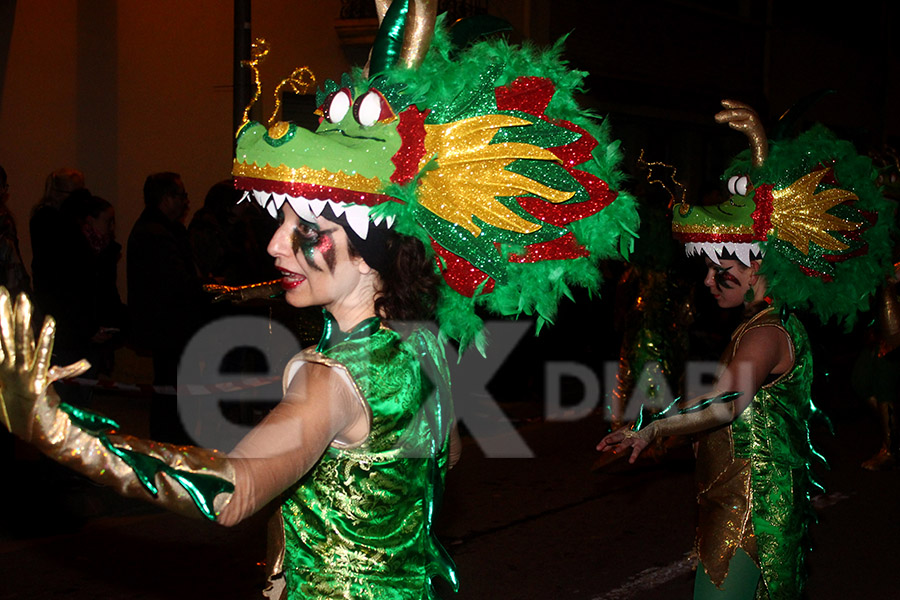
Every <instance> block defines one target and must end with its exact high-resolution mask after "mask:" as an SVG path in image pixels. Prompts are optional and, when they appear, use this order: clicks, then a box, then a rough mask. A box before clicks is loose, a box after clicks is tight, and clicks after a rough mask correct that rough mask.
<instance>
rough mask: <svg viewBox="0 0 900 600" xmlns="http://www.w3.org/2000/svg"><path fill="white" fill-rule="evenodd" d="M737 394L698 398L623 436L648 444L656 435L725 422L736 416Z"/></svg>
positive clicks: (703, 428) (695, 430) (696, 430)
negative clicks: (672, 413) (685, 406)
mask: <svg viewBox="0 0 900 600" xmlns="http://www.w3.org/2000/svg"><path fill="white" fill-rule="evenodd" d="M739 396H740V393H739V392H729V393H725V394H719V395H717V396H712V397H709V398H701V399H700V400H698V401H697V402H695V403H694V404H693V405H692V406H689V407H687V408H684V409H682V410H681V411H679V412H678V414H674V415H671V416H667V417H664V418H657V419H656V420H654V421H651V422H650V424H649V425H647V426H645V427H642V428H640V429H639V430H638V431H632V430H628V431H627V432H625V436H626V437H639V438H641V439H642V440H644V441H645V442H647V443H648V444H650V443H652V442H653V441H654V440H655V439H656V438H657V437H659V436H671V435H690V434H692V433H699V432H701V431H706V430H708V429H714V428H716V427H721V426H722V425H728V424H729V423H731V422H732V421H734V420H735V418H737V415H738V413H737V407H736V405H735V400H736V399H737V398H738V397H739Z"/></svg>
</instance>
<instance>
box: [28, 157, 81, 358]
mask: <svg viewBox="0 0 900 600" xmlns="http://www.w3.org/2000/svg"><path fill="white" fill-rule="evenodd" d="M83 188H84V175H83V174H82V173H81V171H78V170H76V169H69V168H63V169H57V170H56V171H54V172H52V173H50V175H48V176H47V182H46V184H45V186H44V196H43V197H42V198H41V200H40V201H39V202H38V204H37V206H35V208H34V211H33V212H32V213H31V221H30V222H29V229H30V231H31V275H32V278H33V279H32V281H33V284H34V303H35V304H36V305H37V308H38V309H40V312H41V313H43V314H50V315H53V316H54V317H56V316H58V315H60V314H62V313H63V312H64V311H65V310H66V304H67V299H68V298H69V294H70V290H69V285H70V283H71V282H70V281H69V279H68V278H67V275H68V274H67V273H65V272H64V268H63V267H64V266H65V265H63V264H61V262H60V261H62V260H64V259H65V258H66V257H68V256H69V253H70V252H71V249H72V245H73V244H76V243H78V241H79V239H78V238H79V236H78V230H77V228H76V226H75V223H74V222H73V221H72V220H71V219H69V218H67V217H66V216H65V215H63V213H62V211H61V210H60V209H61V207H62V203H63V201H64V200H65V199H66V198H68V197H69V196H70V195H71V194H72V192H74V191H76V190H80V189H83ZM38 322H40V320H38ZM61 333H62V335H63V336H65V333H63V332H61ZM57 343H59V337H57Z"/></svg>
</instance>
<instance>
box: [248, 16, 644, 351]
mask: <svg viewBox="0 0 900 600" xmlns="http://www.w3.org/2000/svg"><path fill="white" fill-rule="evenodd" d="M414 13H417V14H416V15H415V16H416V19H415V20H414V21H410V20H409V17H411V16H413V14H414ZM440 21H441V20H440V19H438V27H434V23H435V19H434V2H422V1H418V2H415V3H412V2H411V0H397V1H395V2H393V3H392V4H391V5H390V7H389V8H388V9H387V10H386V13H385V14H383V15H382V25H381V29H380V31H379V34H378V37H377V38H376V41H375V45H374V48H373V53H372V57H371V60H370V64H369V66H368V67H367V68H366V69H365V70H360V69H357V70H355V71H353V72H352V73H349V74H344V75H343V76H342V78H341V80H340V82H334V81H328V82H327V83H326V84H325V85H324V89H323V90H321V91H320V92H319V94H318V97H317V101H318V103H319V105H320V108H319V110H318V114H319V116H320V125H319V127H318V129H316V131H314V132H313V131H309V130H306V129H303V128H300V127H298V126H296V125H295V124H292V123H287V122H283V121H281V122H276V123H274V124H272V125H271V126H270V127H266V126H264V125H262V124H260V123H257V122H251V121H246V122H245V123H244V124H243V125H242V126H241V128H240V129H239V131H238V134H237V151H236V158H235V162H234V170H233V174H234V178H235V185H236V186H237V187H238V188H239V189H242V190H246V191H247V192H248V193H249V194H250V195H252V197H253V198H255V199H256V201H257V202H258V203H259V204H260V205H261V206H263V207H265V208H266V209H267V210H268V211H269V212H270V213H271V214H272V215H275V214H277V211H278V209H279V208H280V207H281V206H282V204H283V203H284V202H289V203H290V205H291V206H292V207H293V208H294V210H295V211H296V212H297V214H298V215H300V216H301V218H306V219H313V218H315V216H317V215H319V214H321V212H322V210H324V207H326V206H330V207H331V210H332V211H333V212H334V214H335V215H338V216H343V218H345V219H346V222H347V224H348V226H349V227H351V228H352V229H353V231H354V232H356V234H357V235H359V236H360V237H362V238H365V237H366V235H367V230H368V228H370V227H393V228H394V229H395V230H396V231H398V232H399V233H401V234H404V235H411V236H416V237H418V238H419V239H420V240H422V242H423V243H424V244H425V246H426V248H430V249H431V251H433V253H434V256H435V265H436V268H438V269H439V270H440V273H441V274H442V276H443V281H444V283H445V284H446V285H443V286H442V287H443V289H442V292H441V298H440V302H439V305H438V309H437V317H438V321H439V325H440V328H441V331H442V333H444V334H445V335H448V336H450V337H453V338H455V339H458V340H460V341H461V343H463V344H467V343H468V342H469V341H472V340H474V341H475V342H476V343H480V342H481V341H482V339H481V337H480V336H481V329H482V321H481V319H480V318H479V317H478V316H477V315H476V310H475V309H476V306H477V305H480V306H484V307H486V308H487V309H488V310H490V311H492V312H494V313H496V314H500V315H507V316H512V315H519V314H528V315H532V314H533V315H536V317H537V320H538V327H540V325H541V324H542V323H543V322H544V321H550V320H552V318H553V316H554V314H555V311H556V306H557V303H558V301H559V299H560V297H561V296H562V295H564V294H565V295H569V294H570V292H569V286H570V285H573V284H575V285H583V286H587V287H588V288H590V289H594V288H596V286H597V285H598V283H599V272H598V270H597V267H596V261H597V260H598V259H600V258H610V257H616V256H623V255H627V253H628V251H629V250H630V247H631V243H632V241H633V237H634V233H633V232H634V231H636V226H637V213H636V211H635V209H634V205H633V200H632V198H631V197H629V196H628V195H627V194H624V193H622V192H617V191H614V190H615V189H616V186H617V184H618V183H619V181H620V179H621V177H622V176H621V174H620V173H619V172H618V171H617V170H616V164H617V161H618V158H619V153H618V144H617V142H612V141H610V140H609V137H608V134H607V132H606V128H605V126H603V125H599V124H598V122H597V121H596V120H595V119H594V118H593V116H592V115H590V114H589V113H587V112H586V111H584V110H581V109H579V108H578V106H577V105H576V103H575V101H574V99H573V92H574V91H575V90H577V89H578V87H579V85H580V84H581V81H582V78H583V73H579V72H576V71H572V70H571V69H568V68H567V67H566V66H565V64H564V63H563V62H562V61H561V60H560V58H559V54H560V45H559V44H557V46H555V47H553V48H551V49H550V50H547V51H538V50H536V49H534V48H532V47H530V46H524V47H517V46H511V45H509V44H507V43H506V42H505V41H504V40H492V41H479V42H476V43H473V44H470V45H468V46H467V47H464V48H461V47H457V46H455V45H454V44H453V43H451V41H450V36H449V34H448V32H447V31H446V30H445V29H444V28H443V27H441V26H440ZM432 32H433V35H432ZM411 40H412V41H413V42H416V43H415V44H413V46H415V47H414V48H410V47H409V46H410V43H409V42H410V41H411Z"/></svg>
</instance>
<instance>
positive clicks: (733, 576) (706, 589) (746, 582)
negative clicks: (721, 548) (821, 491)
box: [694, 550, 759, 600]
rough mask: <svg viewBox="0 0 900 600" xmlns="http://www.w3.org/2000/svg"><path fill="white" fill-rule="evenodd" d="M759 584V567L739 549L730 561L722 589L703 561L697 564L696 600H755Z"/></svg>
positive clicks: (695, 579)
mask: <svg viewBox="0 0 900 600" xmlns="http://www.w3.org/2000/svg"><path fill="white" fill-rule="evenodd" d="M757 584H759V567H757V566H756V563H754V562H753V559H751V558H750V557H749V556H747V553H746V552H744V551H743V550H738V551H737V552H736V553H735V555H734V558H732V559H731V562H730V563H728V576H727V577H726V578H725V581H723V582H722V589H719V588H717V587H716V586H715V585H714V584H713V582H712V581H710V580H709V576H708V575H707V574H706V569H704V568H703V563H700V564H698V565H697V576H696V577H695V578H694V600H753V598H754V597H755V596H756V586H757Z"/></svg>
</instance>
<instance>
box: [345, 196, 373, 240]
mask: <svg viewBox="0 0 900 600" xmlns="http://www.w3.org/2000/svg"><path fill="white" fill-rule="evenodd" d="M344 215H345V216H346V217H347V224H348V225H350V228H351V229H352V230H353V231H354V232H355V233H356V235H358V236H359V237H361V238H362V239H366V234H368V233H369V207H368V206H364V205H361V204H357V205H347V206H345V207H344Z"/></svg>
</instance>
